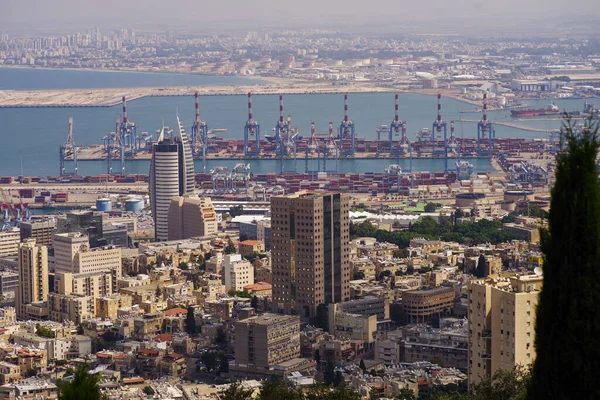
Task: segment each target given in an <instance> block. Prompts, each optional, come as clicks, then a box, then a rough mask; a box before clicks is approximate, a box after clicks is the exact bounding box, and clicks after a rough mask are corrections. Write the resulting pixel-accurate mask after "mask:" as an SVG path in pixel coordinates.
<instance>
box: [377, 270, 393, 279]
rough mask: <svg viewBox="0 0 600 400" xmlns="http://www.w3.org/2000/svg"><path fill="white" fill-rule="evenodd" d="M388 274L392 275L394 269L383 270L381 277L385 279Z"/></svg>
mask: <svg viewBox="0 0 600 400" xmlns="http://www.w3.org/2000/svg"><path fill="white" fill-rule="evenodd" d="M387 276H392V271H390V270H389V269H386V270H384V271H381V274H379V279H383V278H385V277H387Z"/></svg>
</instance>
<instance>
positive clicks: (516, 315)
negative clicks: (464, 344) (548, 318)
mask: <svg viewBox="0 0 600 400" xmlns="http://www.w3.org/2000/svg"><path fill="white" fill-rule="evenodd" d="M468 286H469V309H468V320H469V384H474V383H477V382H480V381H481V380H482V379H485V378H490V377H492V376H493V375H494V374H495V373H496V371H498V370H500V369H503V370H510V369H512V368H513V367H515V366H516V365H523V366H527V365H529V364H531V363H532V362H533V361H534V359H535V348H534V339H535V309H536V306H537V303H538V295H539V292H540V289H541V287H542V277H541V276H538V275H534V274H532V275H513V276H506V275H504V276H501V277H498V276H496V277H492V276H490V277H488V278H487V279H477V280H472V281H471V282H469V285H468Z"/></svg>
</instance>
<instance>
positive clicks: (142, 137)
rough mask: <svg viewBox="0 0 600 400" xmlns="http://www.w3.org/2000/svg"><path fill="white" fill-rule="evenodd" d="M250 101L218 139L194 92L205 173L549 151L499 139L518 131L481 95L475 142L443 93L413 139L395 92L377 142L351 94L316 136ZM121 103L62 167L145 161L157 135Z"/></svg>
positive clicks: (449, 161)
mask: <svg viewBox="0 0 600 400" xmlns="http://www.w3.org/2000/svg"><path fill="white" fill-rule="evenodd" d="M247 96H248V119H247V121H246V122H245V123H244V124H243V125H242V124H240V125H241V126H240V128H241V131H242V132H243V135H241V137H240V138H232V139H230V138H228V139H225V138H222V137H219V136H218V134H219V133H220V132H223V131H224V130H223V129H215V128H211V127H210V121H206V120H202V119H201V118H200V108H199V101H198V93H196V94H195V96H194V99H195V110H196V115H195V118H194V120H193V123H192V124H191V142H192V150H193V154H194V158H195V159H201V160H203V161H204V167H203V172H206V160H207V159H208V160H210V159H220V160H226V159H229V160H251V159H261V160H268V159H272V160H281V161H282V163H281V167H280V171H279V172H280V173H281V172H283V160H295V161H296V162H295V163H294V165H295V168H294V171H293V172H304V173H308V172H311V170H309V160H316V163H315V161H312V162H311V163H310V164H313V168H312V169H313V170H314V169H315V168H316V172H325V171H333V172H337V171H336V168H335V166H336V164H337V160H339V159H344V158H355V159H391V160H394V159H395V160H396V161H397V162H396V163H399V160H401V159H408V160H412V159H413V158H415V159H417V158H418V159H429V158H437V159H444V160H445V167H444V172H448V171H449V170H450V169H452V168H453V163H454V162H460V160H461V159H466V158H489V157H492V156H494V155H498V154H502V153H506V152H511V151H529V152H531V151H543V150H544V149H545V147H548V146H549V144H548V141H547V140H546V141H544V140H541V139H524V138H497V137H496V135H495V130H494V124H502V125H506V126H511V127H518V126H516V125H515V124H514V123H512V122H504V121H502V122H492V121H491V120H489V119H488V118H487V102H486V97H485V95H484V99H483V107H482V108H481V112H482V118H481V119H480V120H471V119H465V120H459V122H467V123H469V122H471V123H475V124H476V126H477V128H476V135H474V137H458V136H457V135H456V134H455V130H454V125H455V121H445V120H444V119H443V118H442V102H441V99H442V96H441V95H440V94H438V96H437V100H438V101H437V115H436V117H435V118H434V120H433V123H432V126H431V128H429V127H425V128H421V129H419V130H418V131H417V132H416V137H417V139H416V140H414V141H411V140H409V139H408V137H407V124H408V123H409V121H407V120H402V119H400V116H399V115H398V95H395V103H394V111H395V113H394V115H393V117H392V118H391V119H390V123H389V124H387V125H381V126H379V127H378V128H377V130H376V134H377V138H376V139H365V138H361V137H360V136H358V134H357V133H356V131H355V125H354V122H353V121H352V119H351V118H350V109H349V100H348V99H349V97H348V94H344V109H343V110H344V114H343V118H342V119H341V122H340V123H339V125H336V124H335V123H334V122H329V124H328V127H327V128H326V129H322V131H319V129H318V128H319V127H317V126H315V124H314V123H312V124H311V126H310V134H307V135H302V134H301V129H300V127H298V126H294V125H293V122H292V116H291V115H288V116H287V118H286V117H285V114H284V104H283V95H280V96H279V119H278V120H277V121H275V123H274V124H273V125H274V126H273V128H272V129H268V128H267V129H264V126H265V125H264V124H263V125H261V123H260V122H258V121H256V120H255V119H254V117H253V112H252V94H251V93H248V94H247ZM122 105H123V114H122V116H120V117H119V118H118V119H117V121H116V124H115V131H114V132H110V133H108V134H107V135H106V136H104V137H103V138H102V143H101V144H96V145H92V146H88V147H85V148H83V147H81V146H75V145H74V144H73V141H72V136H70V137H71V139H69V140H70V141H69V140H67V142H65V144H63V146H61V151H60V157H61V165H64V160H72V161H76V160H77V159H78V160H95V161H105V162H106V173H107V174H113V173H119V174H120V175H122V176H124V175H126V171H125V169H124V166H125V162H124V161H126V160H134V159H150V157H151V154H150V153H149V152H148V149H150V148H151V145H152V142H153V140H155V138H154V137H153V135H152V134H149V133H148V132H138V130H139V129H138V127H137V125H136V124H135V123H133V122H132V121H131V120H130V119H129V118H128V115H127V102H126V98H125V97H123V98H122ZM390 108H391V107H390ZM390 114H391V113H390ZM178 123H179V124H181V123H180V122H178ZM178 128H179V127H178ZM518 128H522V127H518ZM70 129H71V128H70ZM161 129H169V128H168V127H162V128H161ZM525 129H530V130H533V131H540V132H544V133H547V134H548V135H549V136H556V135H557V134H558V131H548V130H543V129H536V128H525ZM63 150H64V151H63ZM115 159H117V160H118V159H120V160H121V161H123V162H122V163H121V165H122V170H121V171H113V170H112V161H113V160H115ZM75 164H76V163H75ZM314 164H316V167H315V166H314Z"/></svg>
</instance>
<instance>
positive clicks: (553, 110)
mask: <svg viewBox="0 0 600 400" xmlns="http://www.w3.org/2000/svg"><path fill="white" fill-rule="evenodd" d="M555 114H560V110H559V109H558V107H556V106H555V105H554V104H550V105H549V106H548V107H546V108H529V109H525V110H512V111H511V112H510V116H511V117H535V116H538V115H555Z"/></svg>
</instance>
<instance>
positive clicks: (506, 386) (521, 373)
mask: <svg viewBox="0 0 600 400" xmlns="http://www.w3.org/2000/svg"><path fill="white" fill-rule="evenodd" d="M530 381H531V372H530V371H529V370H528V369H526V368H524V367H522V366H518V367H516V368H513V369H511V370H508V371H506V370H498V371H497V372H496V373H495V374H494V376H493V377H492V379H484V380H482V381H481V382H479V383H477V384H475V385H473V386H472V387H471V393H470V394H469V396H468V399H469V400H525V399H526V398H527V397H526V395H527V385H528V384H529V382H530ZM550 398H553V399H554V398H556V397H550ZM567 398H569V399H570V398H572V397H565V399H567Z"/></svg>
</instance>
